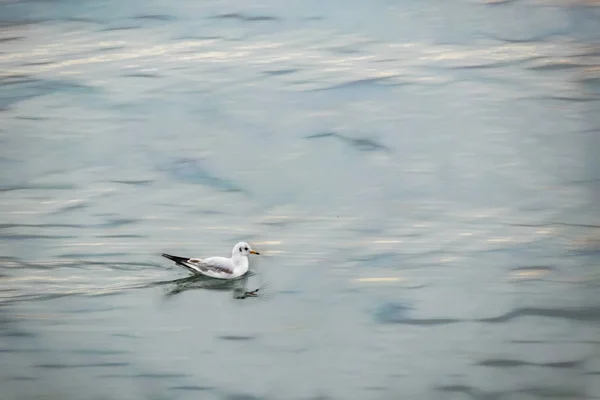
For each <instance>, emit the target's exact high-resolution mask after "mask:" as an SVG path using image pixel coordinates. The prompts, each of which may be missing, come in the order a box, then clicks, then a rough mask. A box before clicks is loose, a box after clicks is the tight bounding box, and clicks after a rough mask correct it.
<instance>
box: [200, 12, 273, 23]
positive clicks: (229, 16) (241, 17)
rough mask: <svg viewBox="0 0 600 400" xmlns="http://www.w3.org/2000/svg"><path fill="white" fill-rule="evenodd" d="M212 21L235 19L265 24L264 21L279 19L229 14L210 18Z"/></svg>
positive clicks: (265, 16)
mask: <svg viewBox="0 0 600 400" xmlns="http://www.w3.org/2000/svg"><path fill="white" fill-rule="evenodd" d="M210 18H212V19H235V20H239V21H245V22H263V21H277V20H278V19H279V18H277V17H271V16H268V15H246V14H242V13H227V14H219V15H215V16H212V17H210Z"/></svg>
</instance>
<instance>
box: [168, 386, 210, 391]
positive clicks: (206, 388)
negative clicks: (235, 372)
mask: <svg viewBox="0 0 600 400" xmlns="http://www.w3.org/2000/svg"><path fill="white" fill-rule="evenodd" d="M170 389H173V390H191V391H207V390H215V388H214V387H212V386H195V385H181V386H173V387H171V388H170Z"/></svg>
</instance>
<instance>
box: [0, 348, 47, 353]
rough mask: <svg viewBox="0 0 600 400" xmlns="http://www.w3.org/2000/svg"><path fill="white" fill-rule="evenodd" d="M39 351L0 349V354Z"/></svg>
mask: <svg viewBox="0 0 600 400" xmlns="http://www.w3.org/2000/svg"><path fill="white" fill-rule="evenodd" d="M42 351H43V350H39V349H14V348H12V349H0V353H40V352H42Z"/></svg>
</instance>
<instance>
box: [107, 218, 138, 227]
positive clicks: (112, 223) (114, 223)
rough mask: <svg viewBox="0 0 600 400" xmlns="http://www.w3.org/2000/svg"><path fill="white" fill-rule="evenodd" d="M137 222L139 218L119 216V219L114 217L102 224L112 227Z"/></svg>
mask: <svg viewBox="0 0 600 400" xmlns="http://www.w3.org/2000/svg"><path fill="white" fill-rule="evenodd" d="M137 222H139V220H137V219H131V218H117V219H113V220H110V221H108V222H105V223H104V224H102V225H104V226H108V227H111V228H117V227H120V226H124V225H131V224H135V223H137Z"/></svg>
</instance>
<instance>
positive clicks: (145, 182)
mask: <svg viewBox="0 0 600 400" xmlns="http://www.w3.org/2000/svg"><path fill="white" fill-rule="evenodd" d="M110 182H111V183H121V184H123V185H134V186H146V185H150V184H152V183H153V182H154V180H143V179H140V180H135V179H132V180H128V181H110Z"/></svg>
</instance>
